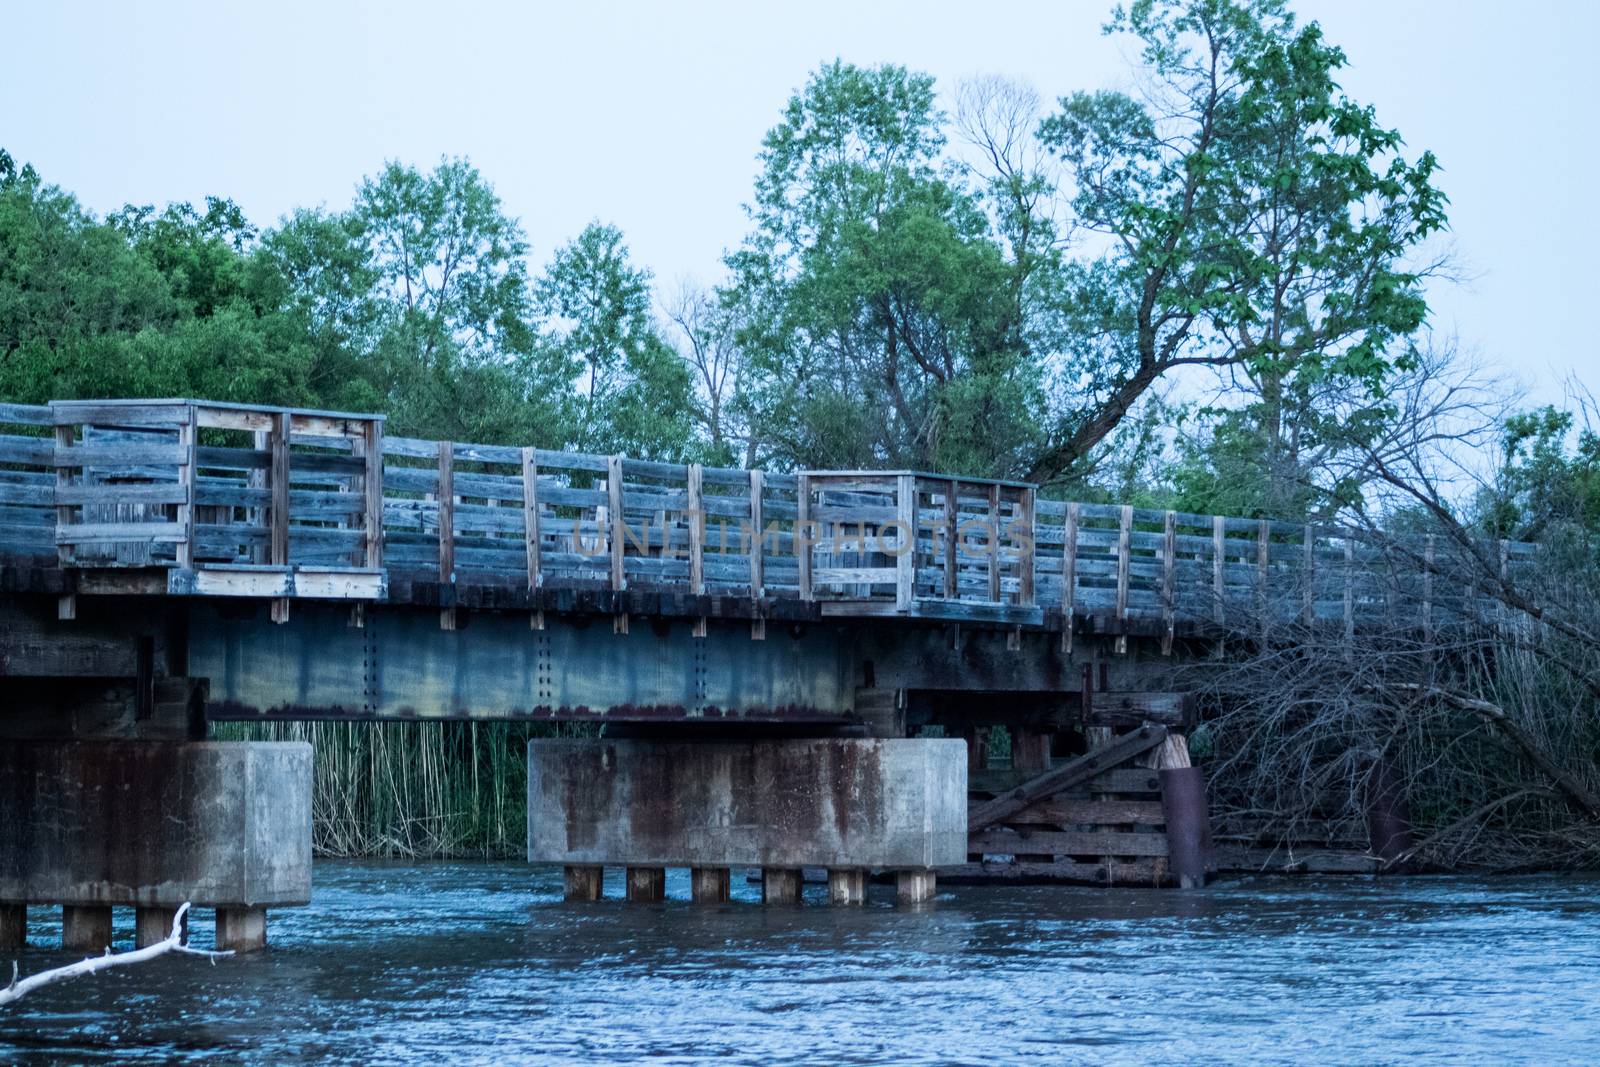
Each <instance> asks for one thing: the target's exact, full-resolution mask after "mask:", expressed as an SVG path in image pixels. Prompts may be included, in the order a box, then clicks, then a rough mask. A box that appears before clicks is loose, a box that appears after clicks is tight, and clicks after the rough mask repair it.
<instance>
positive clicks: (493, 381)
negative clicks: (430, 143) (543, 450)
mask: <svg viewBox="0 0 1600 1067" xmlns="http://www.w3.org/2000/svg"><path fill="white" fill-rule="evenodd" d="M350 220H351V224H352V225H353V226H354V232H355V233H357V234H359V236H360V239H361V241H362V243H363V245H364V253H365V258H364V260H363V261H361V263H360V269H361V270H362V271H363V272H366V271H370V278H371V280H372V284H371V287H370V288H369V289H368V290H367V291H366V293H365V294H364V296H363V299H364V300H365V301H367V302H368V307H367V308H366V309H365V310H364V311H363V312H362V314H361V315H360V316H359V317H360V318H361V319H362V320H363V321H365V322H369V323H370V324H371V325H370V327H369V328H370V330H371V335H370V344H371V352H370V356H371V358H373V359H376V360H377V361H378V363H379V365H380V366H381V367H382V368H383V374H384V377H385V379H386V382H387V390H386V392H387V397H386V399H387V405H388V410H389V414H390V420H391V423H392V424H393V425H394V426H395V427H396V428H397V429H399V430H400V431H401V432H422V431H424V430H426V431H428V432H432V433H437V434H440V435H443V436H448V437H452V438H456V439H459V440H479V441H501V440H529V439H541V440H547V441H552V442H553V441H555V440H559V435H560V433H561V428H562V425H563V423H562V415H563V410H562V399H563V398H562V397H561V395H560V392H559V389H558V388H557V381H555V380H549V379H547V378H544V377H543V376H542V375H543V372H545V371H546V370H547V369H548V368H547V367H546V364H545V362H544V361H542V360H541V359H539V358H538V355H539V354H538V352H537V351H536V349H537V344H536V340H537V338H536V333H535V329H534V324H533V314H532V312H533V309H532V305H531V302H530V299H529V282H528V276H527V265H526V262H525V257H526V255H527V245H526V243H525V241H524V240H523V237H522V232H521V229H520V227H519V226H518V225H517V223H516V221H515V220H514V219H511V218H509V217H508V216H506V215H505V213H504V212H503V211H502V210H501V206H500V200H499V198H498V197H496V196H495V193H494V190H493V189H492V188H491V187H490V186H489V184H488V183H487V182H485V181H484V180H483V178H482V176H481V175H479V173H478V172H477V170H476V169H474V168H473V167H472V165H471V164H470V163H468V162H467V161H466V160H462V159H446V160H443V161H441V162H440V163H439V165H438V166H437V167H435V168H434V169H433V171H432V172H431V173H428V174H423V173H422V172H421V171H419V170H417V169H416V168H413V167H407V166H403V165H401V164H399V163H389V164H388V165H386V166H385V167H384V169H383V170H382V172H380V173H379V174H378V175H377V176H376V177H374V178H369V179H367V180H366V181H365V182H363V183H362V185H361V189H360V191H359V193H358V194H357V196H356V203H355V206H354V208H353V209H352V211H351V216H350ZM322 236H323V237H325V238H329V239H331V240H332V241H333V242H335V247H336V242H337V238H338V235H337V234H327V233H324V234H322ZM329 310H330V311H331V310H332V309H329Z"/></svg>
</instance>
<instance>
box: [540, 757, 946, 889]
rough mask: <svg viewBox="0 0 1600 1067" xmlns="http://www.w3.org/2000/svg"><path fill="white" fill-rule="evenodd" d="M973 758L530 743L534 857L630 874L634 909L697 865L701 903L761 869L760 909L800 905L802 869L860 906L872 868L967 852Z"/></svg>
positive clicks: (922, 865) (926, 878)
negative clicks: (668, 873) (675, 870)
mask: <svg viewBox="0 0 1600 1067" xmlns="http://www.w3.org/2000/svg"><path fill="white" fill-rule="evenodd" d="M966 767H967V756H966V746H965V745H963V744H962V742H961V741H959V740H947V739H943V738H894V739H860V738H849V739H845V738H827V739H821V738H806V739H771V740H760V741H701V742H694V741H672V740H653V739H634V740H620V739H619V740H600V741H569V740H536V741H530V742H529V743H528V859H529V861H530V862H533V863H559V864H561V865H562V866H563V867H565V868H566V870H567V872H568V876H567V877H568V881H567V885H568V889H569V893H568V897H569V899H593V896H590V895H587V894H578V895H576V896H574V894H573V893H572V892H571V887H572V885H573V881H572V878H573V877H575V876H574V875H573V874H572V872H574V871H577V870H580V869H586V868H587V869H594V868H598V867H601V866H604V865H608V864H609V865H613V866H624V867H626V868H627V885H628V899H629V900H659V899H661V895H662V889H663V887H664V877H663V874H664V872H663V871H662V868H664V867H688V868H690V872H691V874H690V880H691V885H692V893H693V897H694V899H695V900H697V901H703V902H718V901H722V900H726V899H727V893H728V869H729V868H731V867H760V868H761V869H762V899H763V900H764V901H766V902H767V903H773V904H777V903H792V902H797V901H798V900H799V899H800V882H801V877H800V869H801V868H803V867H825V868H827V869H828V871H829V877H828V885H829V899H831V900H833V901H834V902H836V903H840V904H860V903H862V902H863V901H864V900H865V899H866V884H867V874H868V872H869V871H870V870H887V871H909V872H919V873H918V874H917V877H915V878H912V879H911V880H910V881H909V882H907V889H906V891H905V893H904V894H903V895H905V896H906V897H907V898H908V899H912V898H916V899H926V896H925V894H927V893H931V885H932V880H931V874H929V873H928V872H929V870H930V868H933V867H936V866H941V865H945V864H958V863H961V862H962V860H963V859H964V858H965V855H966V845H967V774H966Z"/></svg>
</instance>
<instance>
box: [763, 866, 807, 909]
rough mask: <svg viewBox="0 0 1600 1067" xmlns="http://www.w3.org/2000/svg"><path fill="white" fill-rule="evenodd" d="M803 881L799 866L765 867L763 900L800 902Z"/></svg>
mask: <svg viewBox="0 0 1600 1067" xmlns="http://www.w3.org/2000/svg"><path fill="white" fill-rule="evenodd" d="M801 883H802V877H801V871H800V869H799V868H798V867H764V868H762V870H761V902H762V903H763V904H798V903H800V886H801Z"/></svg>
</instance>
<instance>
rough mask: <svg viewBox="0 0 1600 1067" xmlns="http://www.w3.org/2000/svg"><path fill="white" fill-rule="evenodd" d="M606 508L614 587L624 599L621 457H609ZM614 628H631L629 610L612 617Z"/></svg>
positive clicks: (625, 580)
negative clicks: (629, 626) (629, 625)
mask: <svg viewBox="0 0 1600 1067" xmlns="http://www.w3.org/2000/svg"><path fill="white" fill-rule="evenodd" d="M606 510H607V511H608V512H609V516H608V520H607V526H608V531H607V533H608V536H609V538H610V541H609V544H610V546H611V591H612V592H613V593H616V594H617V599H619V600H620V599H621V594H622V593H623V592H624V591H626V590H627V588H628V571H627V566H626V556H625V553H626V548H627V545H626V538H625V537H624V536H623V527H624V526H625V525H626V523H627V519H626V517H625V516H624V514H623V511H622V457H621V456H620V455H617V456H611V457H609V458H608V459H607V460H606ZM611 632H612V633H618V634H625V633H627V632H628V613H627V612H626V611H620V610H619V611H617V613H616V614H615V615H614V616H612V619H611Z"/></svg>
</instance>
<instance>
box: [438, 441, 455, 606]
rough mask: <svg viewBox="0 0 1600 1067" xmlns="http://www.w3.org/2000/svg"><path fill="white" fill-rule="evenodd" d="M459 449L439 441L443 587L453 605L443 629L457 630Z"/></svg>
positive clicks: (440, 563)
mask: <svg viewBox="0 0 1600 1067" xmlns="http://www.w3.org/2000/svg"><path fill="white" fill-rule="evenodd" d="M455 581H456V447H455V445H454V443H452V442H450V441H440V442H439V584H440V585H442V586H449V587H450V589H449V591H448V592H446V591H445V590H442V589H441V590H440V594H441V595H442V596H448V597H449V598H450V604H449V605H448V606H447V607H444V608H442V609H440V611H439V628H440V629H442V630H454V629H455V628H456V623H457V618H456V606H455V588H454V587H455Z"/></svg>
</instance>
